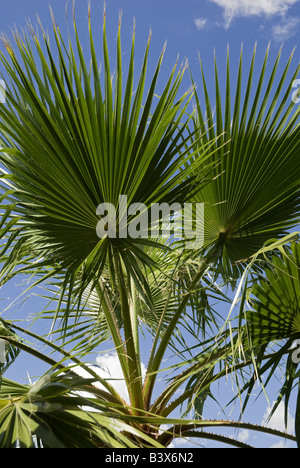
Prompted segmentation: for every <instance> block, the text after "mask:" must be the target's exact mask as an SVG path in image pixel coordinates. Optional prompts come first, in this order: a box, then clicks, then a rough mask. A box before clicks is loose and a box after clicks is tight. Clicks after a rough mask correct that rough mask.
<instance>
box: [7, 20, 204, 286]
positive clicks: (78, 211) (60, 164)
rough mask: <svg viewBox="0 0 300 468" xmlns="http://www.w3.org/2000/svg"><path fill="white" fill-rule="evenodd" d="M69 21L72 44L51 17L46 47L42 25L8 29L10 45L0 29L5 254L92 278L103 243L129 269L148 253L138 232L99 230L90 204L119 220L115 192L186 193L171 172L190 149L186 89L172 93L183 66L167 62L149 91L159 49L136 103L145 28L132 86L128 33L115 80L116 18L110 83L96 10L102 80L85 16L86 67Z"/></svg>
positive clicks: (141, 195) (165, 196)
mask: <svg viewBox="0 0 300 468" xmlns="http://www.w3.org/2000/svg"><path fill="white" fill-rule="evenodd" d="M74 29H75V44H76V45H75V48H74V47H73V45H72V43H71V39H69V43H68V44H66V42H65V41H64V40H63V38H62V36H61V34H60V31H59V29H58V26H57V25H56V23H55V20H53V31H54V38H55V51H52V49H51V48H50V41H49V38H48V37H47V36H46V34H45V33H44V32H43V30H42V39H41V40H40V39H39V37H38V36H37V34H36V33H35V31H34V30H33V28H32V27H31V36H32V37H30V36H29V35H27V34H26V33H25V34H24V37H21V36H20V34H19V33H18V32H16V33H15V41H16V50H14V49H13V47H12V45H11V44H10V42H9V40H8V39H7V38H3V41H4V45H5V47H6V51H7V53H8V57H6V55H5V54H2V55H1V61H2V64H3V65H4V67H5V70H6V73H7V75H8V77H9V78H10V80H11V86H9V85H7V105H6V106H1V109H0V120H1V138H2V150H1V155H0V160H1V163H2V164H3V165H4V167H5V168H6V169H7V171H8V172H7V173H5V172H4V173H3V178H2V180H3V181H4V182H5V183H4V187H6V190H7V185H8V186H9V191H8V192H7V193H8V195H9V196H10V200H11V201H13V202H14V203H15V213H16V214H17V215H18V216H19V217H20V219H19V220H18V227H19V229H21V231H22V240H21V241H20V240H19V242H18V244H17V248H16V249H15V251H13V253H12V258H15V257H16V255H18V256H20V255H21V254H24V256H25V255H33V254H34V255H36V256H38V255H40V256H42V257H43V259H46V261H47V262H48V263H50V264H52V266H53V265H57V264H59V265H60V266H61V267H63V268H65V269H67V270H68V271H69V272H73V273H74V272H76V271H77V272H78V271H81V274H82V281H84V283H85V285H86V286H87V285H88V284H89V283H90V282H91V281H92V280H95V278H99V275H100V273H101V268H102V267H103V265H104V263H105V262H106V261H107V260H111V258H112V256H113V255H112V252H119V253H120V255H121V259H122V262H123V265H125V267H126V268H127V269H128V270H129V273H130V274H131V276H133V277H135V278H136V277H137V276H138V275H139V273H140V271H139V267H138V260H143V261H147V258H146V256H145V255H143V253H142V249H141V248H140V244H141V243H142V241H141V239H134V240H132V239H130V240H128V239H120V238H116V239H112V238H108V237H107V236H104V237H103V238H102V239H99V237H98V236H97V233H96V226H97V223H98V222H99V217H98V216H97V214H96V210H97V207H98V205H99V204H101V203H111V204H113V205H114V206H115V207H116V209H117V219H119V218H118V214H119V211H121V207H120V206H119V196H120V195H126V196H127V203H128V205H131V204H133V203H143V204H145V205H146V206H147V207H149V206H150V205H151V203H161V202H162V201H163V202H165V203H170V204H172V203H173V202H177V203H183V202H184V201H185V200H187V199H188V197H190V196H191V194H192V191H191V185H190V184H189V183H188V182H187V181H186V180H183V176H182V175H181V174H180V173H179V171H178V169H179V167H180V166H181V165H182V163H183V161H184V160H185V158H186V157H189V152H188V151H183V155H182V154H181V156H178V154H179V152H180V151H179V150H180V149H183V148H184V144H185V142H182V140H181V137H182V134H183V133H184V131H185V127H186V124H184V125H182V127H180V126H179V122H181V121H182V117H183V115H185V109H186V107H187V105H188V103H189V100H190V98H191V96H192V93H191V90H188V91H187V92H186V93H185V94H183V96H182V97H180V98H179V99H178V100H176V96H177V94H178V89H179V86H180V83H181V81H182V76H183V73H184V69H185V67H183V68H180V69H179V70H177V71H176V69H177V66H175V67H174V69H173V70H172V73H171V74H170V77H169V79H168V81H167V84H166V86H165V88H164V90H163V92H162V93H161V97H160V98H157V96H156V95H155V90H156V83H157V79H158V75H159V71H160V68H161V63H162V59H163V54H164V51H163V52H162V54H161V56H160V58H159V61H158V64H157V68H156V70H155V72H154V74H153V77H152V81H151V83H150V88H149V92H148V95H147V97H146V99H145V100H144V102H143V96H144V86H145V81H146V71H147V63H148V53H149V46H150V37H149V40H148V43H147V47H146V52H145V56H144V62H143V65H142V69H141V72H140V76H139V79H138V83H137V87H136V90H135V92H134V75H135V70H134V51H135V35H133V40H132V46H131V54H130V60H129V65H128V74H127V80H126V85H125V87H124V86H123V80H122V77H123V68H122V59H121V58H122V52H121V33H120V29H121V23H120V26H119V32H118V37H117V67H116V73H115V83H114V86H113V83H112V79H111V69H110V62H109V58H108V45H107V40H106V18H105V16H104V27H103V62H104V80H103V81H104V84H103V83H102V79H101V78H102V75H101V76H100V72H99V63H98V60H97V53H96V45H95V44H94V40H93V34H92V27H91V18H90V15H89V34H90V36H89V37H90V54H91V68H90V69H89V67H87V66H86V62H85V60H84V57H83V52H82V49H81V45H80V41H79V37H78V34H77V29H76V22H75V20H74ZM22 62H23V63H22ZM204 152H205V151H204ZM192 179H193V177H191V180H192ZM8 180H9V181H8ZM193 187H194V188H195V184H193ZM118 229H119V226H117V232H118ZM139 241H140V242H139ZM148 260H149V259H148ZM110 265H111V266H112V262H110Z"/></svg>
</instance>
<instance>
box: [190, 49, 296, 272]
mask: <svg viewBox="0 0 300 468" xmlns="http://www.w3.org/2000/svg"><path fill="white" fill-rule="evenodd" d="M281 52H282V51H280V52H279V54H278V56H277V58H276V60H275V63H274V65H273V66H272V67H271V73H270V76H269V78H268V77H267V66H268V55H269V50H268V51H267V53H266V56H265V59H264V62H263V65H262V67H261V70H260V72H259V74H258V76H259V78H258V82H257V84H256V85H255V84H254V79H253V78H254V76H255V57H256V49H255V50H254V53H253V57H252V62H251V66H250V71H249V74H248V77H247V87H246V91H245V94H244V95H243V93H242V82H243V81H242V80H244V79H245V77H244V76H243V53H241V57H240V64H239V69H238V74H237V84H236V89H235V93H234V94H235V97H234V95H233V93H232V83H231V75H230V58H229V52H228V57H227V76H226V80H225V82H226V89H225V90H224V91H225V101H224V102H223V101H222V98H221V95H222V93H221V89H220V83H221V79H220V77H219V74H218V68H217V61H216V60H215V100H214V101H213V99H212V97H211V96H210V95H209V91H208V86H207V83H206V79H205V74H204V71H203V68H202V77H203V89H204V101H205V105H201V104H200V96H196V102H197V106H196V109H197V113H196V118H195V120H194V125H195V128H196V129H198V134H197V138H198V139H199V140H198V141H200V142H201V144H204V143H207V142H208V141H212V140H213V139H214V138H215V136H216V134H217V135H222V137H221V138H220V139H219V140H218V141H217V142H216V143H214V147H215V148H217V149H218V151H217V152H216V153H215V157H216V158H217V160H218V161H219V162H220V164H219V165H217V166H216V168H215V169H214V175H215V180H214V181H213V182H212V183H211V184H209V185H207V186H206V187H205V188H204V189H203V190H202V191H201V193H200V192H199V193H198V195H197V200H200V201H203V202H204V203H205V204H206V205H205V218H206V221H205V238H206V244H207V245H209V244H211V243H212V244H213V246H214V249H215V251H216V254H217V257H218V258H220V259H222V262H223V265H225V266H226V265H227V266H228V268H229V271H231V269H232V264H233V263H235V262H237V261H240V260H244V259H247V258H249V257H250V256H251V255H253V254H254V253H255V252H257V251H258V250H259V249H261V248H262V246H263V245H264V243H265V242H266V241H268V240H269V239H270V238H275V237H277V238H278V237H280V236H283V235H284V234H286V232H287V229H288V228H289V227H291V226H292V225H295V224H296V223H297V216H298V215H299V184H300V159H299V152H300V131H299V122H298V118H299V113H300V108H299V106H295V104H294V103H293V102H292V89H293V81H294V80H295V78H296V77H297V74H298V72H299V66H298V67H296V69H295V70H294V71H292V72H291V71H290V68H291V62H292V57H293V55H291V57H290V58H289V60H288V62H287V64H286V66H285V67H284V68H283V71H282V72H281V73H280V72H279V71H278V70H279V63H280V57H281ZM201 67H202V64H201ZM257 73H258V71H256V74H257ZM289 73H291V75H292V77H291V78H288V76H289ZM223 81H224V80H223ZM213 102H214V103H215V112H213V110H212V108H213ZM224 143H225V144H224ZM200 152H201V149H200ZM217 160H216V161H217Z"/></svg>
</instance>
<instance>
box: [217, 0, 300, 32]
mask: <svg viewBox="0 0 300 468" xmlns="http://www.w3.org/2000/svg"><path fill="white" fill-rule="evenodd" d="M299 1H300V0H210V2H212V3H215V4H217V5H219V6H220V7H221V8H223V10H224V12H223V16H224V20H225V27H226V28H227V29H228V28H229V27H230V25H231V22H232V21H233V20H234V19H235V18H237V17H249V16H265V17H267V18H270V17H272V16H275V15H281V16H282V17H285V15H286V14H287V13H288V11H289V8H290V7H291V6H293V5H294V4H296V3H298V2H299Z"/></svg>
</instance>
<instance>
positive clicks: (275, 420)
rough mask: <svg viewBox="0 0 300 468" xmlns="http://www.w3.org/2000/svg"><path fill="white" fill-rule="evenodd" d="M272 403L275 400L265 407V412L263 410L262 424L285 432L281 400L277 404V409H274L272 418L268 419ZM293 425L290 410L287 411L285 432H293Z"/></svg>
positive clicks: (283, 408)
mask: <svg viewBox="0 0 300 468" xmlns="http://www.w3.org/2000/svg"><path fill="white" fill-rule="evenodd" d="M274 403H275V402H273V403H272V406H271V407H268V408H267V409H266V412H265V414H264V417H263V421H262V425H264V426H267V427H271V428H272V429H277V430H278V431H282V432H285V431H286V428H285V422H284V412H285V407H284V403H283V402H281V403H280V404H279V406H278V408H277V410H276V411H275V413H274V414H273V416H272V418H271V419H270V421H268V418H269V416H270V413H271V408H272V407H273V405H274ZM294 427H295V419H294V418H293V416H292V415H291V413H290V411H288V426H287V432H288V433H289V434H293V433H294Z"/></svg>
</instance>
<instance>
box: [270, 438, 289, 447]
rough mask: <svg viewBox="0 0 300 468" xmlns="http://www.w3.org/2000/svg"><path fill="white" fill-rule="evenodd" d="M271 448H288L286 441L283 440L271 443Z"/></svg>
mask: <svg viewBox="0 0 300 468" xmlns="http://www.w3.org/2000/svg"><path fill="white" fill-rule="evenodd" d="M270 448H271V449H288V448H290V447H289V446H288V444H287V443H286V442H284V441H283V440H281V441H280V442H278V443H277V444H273V445H271V447H270Z"/></svg>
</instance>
